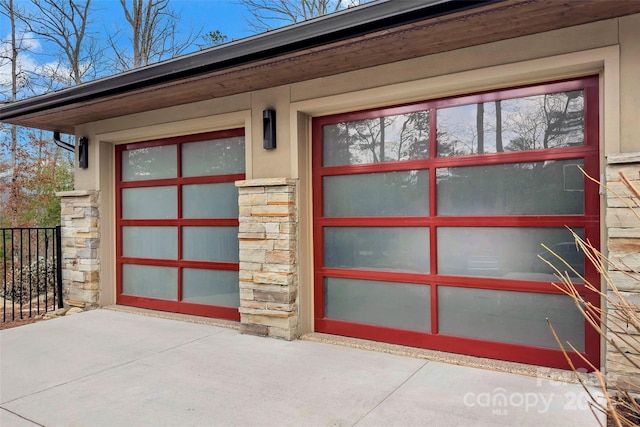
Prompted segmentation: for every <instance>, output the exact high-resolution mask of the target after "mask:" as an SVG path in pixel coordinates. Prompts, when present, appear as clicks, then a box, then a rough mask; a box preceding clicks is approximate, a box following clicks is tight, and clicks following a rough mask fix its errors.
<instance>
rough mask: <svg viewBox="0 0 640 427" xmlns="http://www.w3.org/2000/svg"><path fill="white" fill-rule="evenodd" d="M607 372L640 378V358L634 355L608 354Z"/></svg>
mask: <svg viewBox="0 0 640 427" xmlns="http://www.w3.org/2000/svg"><path fill="white" fill-rule="evenodd" d="M606 366H607V371H608V372H613V373H615V374H618V375H631V376H636V377H639V378H640V370H639V369H638V366H640V356H639V355H637V354H636V355H634V354H624V355H622V354H619V353H607V363H606Z"/></svg>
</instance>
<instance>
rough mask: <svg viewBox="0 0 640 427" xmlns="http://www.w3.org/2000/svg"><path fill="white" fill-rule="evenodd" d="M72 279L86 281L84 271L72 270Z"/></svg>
mask: <svg viewBox="0 0 640 427" xmlns="http://www.w3.org/2000/svg"><path fill="white" fill-rule="evenodd" d="M71 280H73V281H74V282H84V272H82V271H72V272H71Z"/></svg>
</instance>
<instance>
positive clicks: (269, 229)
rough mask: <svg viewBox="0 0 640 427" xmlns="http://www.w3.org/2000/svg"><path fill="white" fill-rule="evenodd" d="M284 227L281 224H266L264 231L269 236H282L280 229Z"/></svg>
mask: <svg viewBox="0 0 640 427" xmlns="http://www.w3.org/2000/svg"><path fill="white" fill-rule="evenodd" d="M283 225H284V224H281V223H279V222H267V223H265V224H264V231H265V232H266V233H268V234H280V227H282V226H283Z"/></svg>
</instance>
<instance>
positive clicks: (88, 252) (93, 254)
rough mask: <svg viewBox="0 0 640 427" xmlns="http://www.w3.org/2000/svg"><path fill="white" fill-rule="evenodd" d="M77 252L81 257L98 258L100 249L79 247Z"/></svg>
mask: <svg viewBox="0 0 640 427" xmlns="http://www.w3.org/2000/svg"><path fill="white" fill-rule="evenodd" d="M76 253H77V255H78V257H79V258H84V259H98V251H97V249H88V248H84V249H78V250H77V251H76Z"/></svg>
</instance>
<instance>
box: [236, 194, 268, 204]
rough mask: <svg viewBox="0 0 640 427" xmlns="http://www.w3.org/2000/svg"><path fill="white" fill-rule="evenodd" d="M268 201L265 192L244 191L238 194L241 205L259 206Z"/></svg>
mask: <svg viewBox="0 0 640 427" xmlns="http://www.w3.org/2000/svg"><path fill="white" fill-rule="evenodd" d="M266 203H267V195H266V194H265V193H249V194H246V193H245V192H242V193H240V194H239V195H238V205H239V206H257V205H265V204H266Z"/></svg>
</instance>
